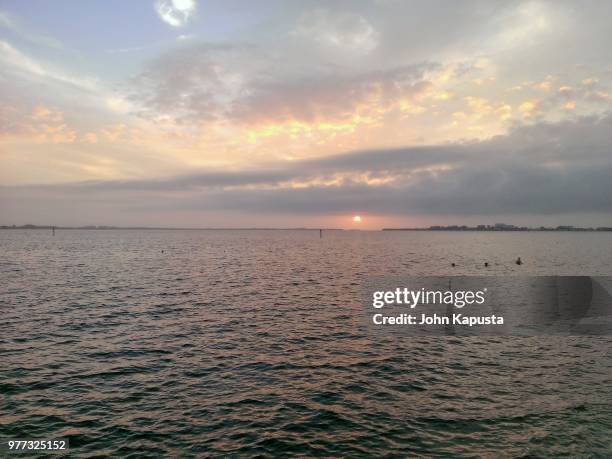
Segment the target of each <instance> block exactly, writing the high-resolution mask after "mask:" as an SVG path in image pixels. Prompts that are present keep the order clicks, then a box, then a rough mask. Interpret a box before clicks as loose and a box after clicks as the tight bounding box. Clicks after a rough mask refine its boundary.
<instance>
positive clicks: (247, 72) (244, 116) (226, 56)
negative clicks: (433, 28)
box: [131, 43, 439, 124]
mask: <svg viewBox="0 0 612 459" xmlns="http://www.w3.org/2000/svg"><path fill="white" fill-rule="evenodd" d="M290 67H291V66H290V65H285V62H284V60H279V59H275V58H273V57H271V56H270V55H269V54H267V53H266V52H264V51H262V50H261V49H259V48H256V47H253V46H249V45H240V44H211V43H197V44H193V45H187V46H184V47H181V48H179V49H175V50H173V51H171V52H169V53H167V54H165V55H163V56H161V57H159V58H157V59H155V60H153V61H151V62H150V63H149V65H148V67H147V69H146V70H145V71H144V72H143V73H142V74H141V75H140V76H139V77H138V78H137V79H136V80H135V81H134V91H133V94H132V96H131V100H132V101H133V102H134V103H135V104H139V105H140V106H141V107H142V114H144V115H146V116H148V117H152V118H155V117H156V116H168V115H170V116H173V117H175V118H176V119H177V120H179V121H190V122H204V121H210V120H220V119H223V120H229V121H232V122H238V123H247V124H253V123H255V124H256V123H259V122H283V121H304V122H311V121H314V120H319V121H320V120H324V121H332V122H333V121H338V120H347V119H350V118H351V117H353V116H355V115H367V114H368V113H366V112H376V113H381V112H382V111H385V110H388V109H390V108H391V107H393V106H394V105H396V104H399V103H401V102H402V101H403V102H408V101H410V100H412V99H414V98H415V97H416V96H418V95H419V94H423V93H425V92H427V91H428V90H429V89H430V86H431V84H430V82H429V81H427V79H426V78H427V73H428V72H431V71H433V70H435V69H437V68H438V67H439V66H438V65H437V64H434V63H418V64H414V65H405V66H394V67H392V68H389V69H384V70H374V71H367V72H361V73H357V74H354V73H352V74H346V73H342V72H338V69H330V70H321V71H319V72H317V73H314V74H306V75H303V74H297V75H295V74H292V73H291V71H290Z"/></svg>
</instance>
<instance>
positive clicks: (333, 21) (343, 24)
mask: <svg viewBox="0 0 612 459" xmlns="http://www.w3.org/2000/svg"><path fill="white" fill-rule="evenodd" d="M292 34H293V35H294V36H296V37H300V38H303V39H306V40H314V41H315V42H317V43H319V44H321V45H323V46H333V47H337V48H339V49H341V50H344V51H354V52H357V53H368V52H370V51H372V50H374V49H375V48H376V47H377V46H378V40H379V33H378V32H377V31H376V29H374V27H373V26H372V25H371V24H370V23H369V22H368V21H367V20H366V19H365V18H364V17H363V16H360V15H359V14H356V13H348V12H335V11H329V10H327V9H323V8H318V9H315V10H313V11H309V12H306V13H304V14H303V15H302V16H301V17H300V18H299V21H298V23H297V25H296V27H295V29H294V30H293V31H292Z"/></svg>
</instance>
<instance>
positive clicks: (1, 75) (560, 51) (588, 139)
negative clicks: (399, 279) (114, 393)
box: [0, 0, 612, 229]
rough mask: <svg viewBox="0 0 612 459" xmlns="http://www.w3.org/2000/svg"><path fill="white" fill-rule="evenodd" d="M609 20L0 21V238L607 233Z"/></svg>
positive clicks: (66, 10) (181, 10) (592, 10)
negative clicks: (168, 231)
mask: <svg viewBox="0 0 612 459" xmlns="http://www.w3.org/2000/svg"><path fill="white" fill-rule="evenodd" d="M610 17H612V3H611V2H609V1H583V2H575V1H571V2H568V1H563V0H557V1H512V2H508V1H499V2H497V1H492V0H486V1H462V2H455V1H450V0H448V1H437V0H433V1H427V2H426V1H419V2H416V1H399V0H398V1H395V0H367V1H365V0H364V1H359V0H351V1H342V0H338V1H333V2H331V1H327V2H323V1H311V0H302V1H280V0H279V1H257V2H252V1H246V0H245V1H235V0H223V1H196V0H134V1H129V2H125V1H120V0H106V1H88V2H82V1H77V0H72V1H68V0H57V1H53V2H40V1H34V0H22V1H19V2H17V1H5V0H0V224H4V225H12V224H18V225H19V224H26V223H33V224H55V225H118V226H168V227H298V226H299V227H315V228H318V227H336V228H361V229H377V228H381V227H400V226H414V227H420V226H428V225H431V224H493V223H496V222H506V223H514V224H520V225H537V226H539V225H557V224H571V225H579V226H612V135H610V133H612V112H611V111H610V109H611V107H612V46H610V44H609V41H610V40H609V38H610V32H609V30H610V21H609V18H610ZM355 215H360V216H361V219H362V221H361V222H354V221H353V216H355Z"/></svg>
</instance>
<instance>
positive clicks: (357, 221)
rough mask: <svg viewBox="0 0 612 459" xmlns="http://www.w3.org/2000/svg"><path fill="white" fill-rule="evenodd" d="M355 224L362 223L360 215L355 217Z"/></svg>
mask: <svg viewBox="0 0 612 459" xmlns="http://www.w3.org/2000/svg"><path fill="white" fill-rule="evenodd" d="M353 222H354V223H361V217H360V216H359V215H355V216H354V217H353Z"/></svg>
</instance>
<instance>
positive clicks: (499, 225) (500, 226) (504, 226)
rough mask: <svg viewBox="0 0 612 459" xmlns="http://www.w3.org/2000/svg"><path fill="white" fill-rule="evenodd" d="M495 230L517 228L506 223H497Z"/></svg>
mask: <svg viewBox="0 0 612 459" xmlns="http://www.w3.org/2000/svg"><path fill="white" fill-rule="evenodd" d="M494 228H495V229H496V230H513V229H516V226H514V225H507V224H505V223H496V224H495V226H494Z"/></svg>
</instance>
